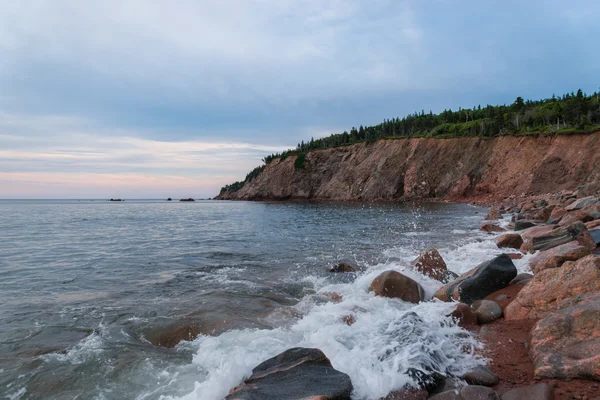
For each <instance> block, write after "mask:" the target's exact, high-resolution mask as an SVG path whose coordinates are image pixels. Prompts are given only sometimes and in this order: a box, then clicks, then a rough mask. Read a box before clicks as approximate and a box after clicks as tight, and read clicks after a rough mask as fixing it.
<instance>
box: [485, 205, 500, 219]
mask: <svg viewBox="0 0 600 400" xmlns="http://www.w3.org/2000/svg"><path fill="white" fill-rule="evenodd" d="M485 219H486V220H488V221H491V220H495V219H502V214H500V211H498V209H496V208H490V211H489V212H488V215H486V217H485Z"/></svg>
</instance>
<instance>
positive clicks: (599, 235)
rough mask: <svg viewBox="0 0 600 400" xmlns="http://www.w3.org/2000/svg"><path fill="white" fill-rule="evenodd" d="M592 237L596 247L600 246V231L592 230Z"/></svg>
mask: <svg viewBox="0 0 600 400" xmlns="http://www.w3.org/2000/svg"><path fill="white" fill-rule="evenodd" d="M590 236H591V238H592V240H593V241H594V243H595V244H596V247H598V246H600V229H592V230H591V231H590Z"/></svg>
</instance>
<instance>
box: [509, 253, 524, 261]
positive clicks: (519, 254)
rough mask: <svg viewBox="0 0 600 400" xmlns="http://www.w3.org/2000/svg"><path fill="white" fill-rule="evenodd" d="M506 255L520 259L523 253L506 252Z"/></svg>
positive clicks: (512, 258)
mask: <svg viewBox="0 0 600 400" xmlns="http://www.w3.org/2000/svg"><path fill="white" fill-rule="evenodd" d="M508 256H509V257H510V259H511V260H520V259H521V258H523V254H521V253H508Z"/></svg>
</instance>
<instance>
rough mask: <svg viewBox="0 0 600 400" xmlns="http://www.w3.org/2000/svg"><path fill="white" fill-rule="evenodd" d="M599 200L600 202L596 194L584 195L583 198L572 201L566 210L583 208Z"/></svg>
mask: <svg viewBox="0 0 600 400" xmlns="http://www.w3.org/2000/svg"><path fill="white" fill-rule="evenodd" d="M598 202H599V200H598V198H597V197H596V196H588V197H583V198H581V199H578V200H575V201H574V202H572V203H571V204H569V205H568V206H566V207H565V210H567V211H575V210H581V209H582V208H583V207H586V206H589V205H592V204H596V203H598Z"/></svg>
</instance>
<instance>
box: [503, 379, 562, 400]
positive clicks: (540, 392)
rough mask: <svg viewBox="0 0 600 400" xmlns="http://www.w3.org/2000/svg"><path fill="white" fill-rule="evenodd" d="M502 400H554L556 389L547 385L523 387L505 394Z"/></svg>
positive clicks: (539, 384)
mask: <svg viewBox="0 0 600 400" xmlns="http://www.w3.org/2000/svg"><path fill="white" fill-rule="evenodd" d="M501 399H502V400H554V388H553V387H552V386H550V385H548V384H547V383H538V384H537V385H529V386H522V387H519V388H515V389H511V390H509V391H507V392H505V393H504V394H503V395H502V397H501Z"/></svg>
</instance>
